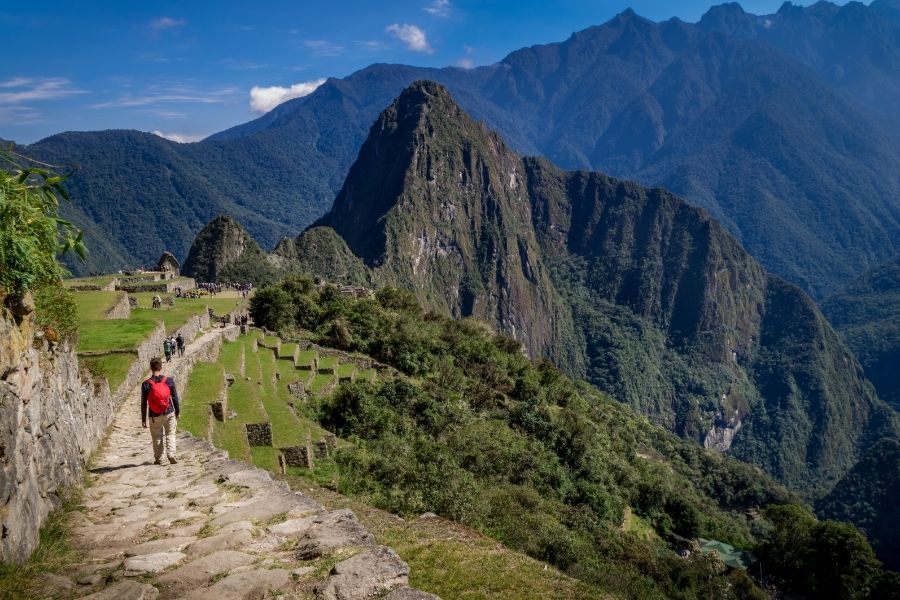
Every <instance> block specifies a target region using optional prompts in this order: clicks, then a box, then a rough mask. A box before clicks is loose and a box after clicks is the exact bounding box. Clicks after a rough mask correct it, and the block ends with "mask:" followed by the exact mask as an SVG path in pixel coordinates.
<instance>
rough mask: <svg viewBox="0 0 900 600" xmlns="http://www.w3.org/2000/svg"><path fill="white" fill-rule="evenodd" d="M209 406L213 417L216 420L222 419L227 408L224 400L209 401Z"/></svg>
mask: <svg viewBox="0 0 900 600" xmlns="http://www.w3.org/2000/svg"><path fill="white" fill-rule="evenodd" d="M209 407H210V408H211V409H212V414H213V417H215V419H216V421H220V422H221V421H224V420H225V414H226V412H227V409H226V408H225V402H224V401H223V400H216V401H215V402H210V403H209Z"/></svg>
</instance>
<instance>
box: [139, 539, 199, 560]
mask: <svg viewBox="0 0 900 600" xmlns="http://www.w3.org/2000/svg"><path fill="white" fill-rule="evenodd" d="M196 540H197V538H196V537H193V536H182V537H171V538H162V539H159V540H153V541H150V542H144V543H143V544H138V545H136V546H131V547H130V548H128V549H127V550H125V556H141V555H144V554H156V553H159V552H181V551H182V550H184V549H185V547H186V546H187V545H188V544H190V543H191V542H194V541H196Z"/></svg>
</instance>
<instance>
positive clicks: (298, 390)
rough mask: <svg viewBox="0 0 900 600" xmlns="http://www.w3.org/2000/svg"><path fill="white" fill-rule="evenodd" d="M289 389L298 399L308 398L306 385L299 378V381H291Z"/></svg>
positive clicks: (292, 395)
mask: <svg viewBox="0 0 900 600" xmlns="http://www.w3.org/2000/svg"><path fill="white" fill-rule="evenodd" d="M287 389H288V393H289V394H290V395H291V397H293V398H296V399H297V400H306V397H307V392H306V386H305V385H303V382H302V381H300V380H299V379H298V380H297V381H292V382H291V383H289V384H288V385H287Z"/></svg>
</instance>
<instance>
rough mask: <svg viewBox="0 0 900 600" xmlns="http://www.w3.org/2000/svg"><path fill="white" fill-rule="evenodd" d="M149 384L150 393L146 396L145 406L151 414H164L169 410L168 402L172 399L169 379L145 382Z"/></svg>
mask: <svg viewBox="0 0 900 600" xmlns="http://www.w3.org/2000/svg"><path fill="white" fill-rule="evenodd" d="M147 383H149V384H150V392H149V393H148V394H147V406H148V407H149V408H150V411H151V412H154V413H156V414H158V415H164V414H166V411H167V410H169V402H170V398H171V397H172V390H170V389H169V378H168V377H163V378H162V380H160V381H153V378H152V377H151V378H150V379H148V380H147Z"/></svg>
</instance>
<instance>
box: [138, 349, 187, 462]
mask: <svg viewBox="0 0 900 600" xmlns="http://www.w3.org/2000/svg"><path fill="white" fill-rule="evenodd" d="M167 341H168V340H167ZM150 371H151V373H152V375H150V379H148V380H146V381H145V382H144V383H143V384H142V385H141V426H142V427H147V417H148V416H149V417H150V439H151V440H152V444H153V464H154V465H158V464H160V461H161V459H162V455H163V445H165V448H166V457H167V458H168V459H169V463H170V464H173V465H174V464H175V463H177V462H178V460H176V458H175V426H176V425H177V424H178V417H179V416H180V415H181V407H180V406H179V405H178V392H176V391H175V381H174V380H173V379H172V378H171V377H166V376H165V375H163V374H162V372H161V371H162V361H161V360H160V359H159V358H158V357H155V358H151V359H150Z"/></svg>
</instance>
